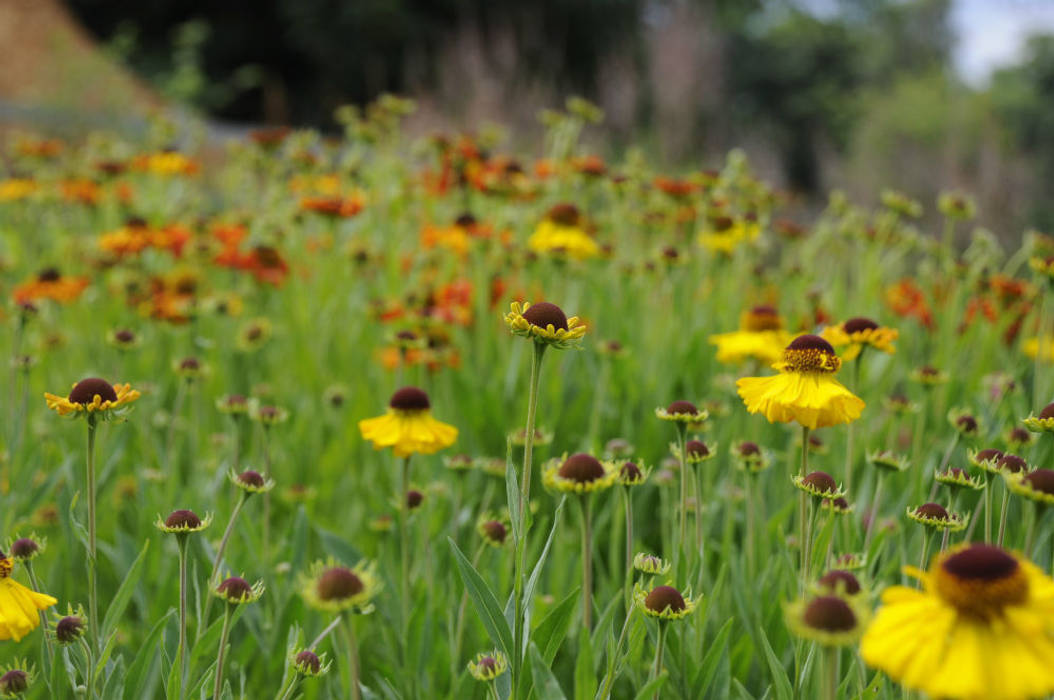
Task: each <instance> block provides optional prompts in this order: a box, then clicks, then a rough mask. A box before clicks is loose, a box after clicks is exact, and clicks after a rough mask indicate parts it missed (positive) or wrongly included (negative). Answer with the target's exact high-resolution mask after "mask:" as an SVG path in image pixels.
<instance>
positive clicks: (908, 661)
mask: <svg viewBox="0 0 1054 700" xmlns="http://www.w3.org/2000/svg"><path fill="white" fill-rule="evenodd" d="M905 571H906V573H908V574H909V575H911V576H914V577H915V578H918V579H920V580H921V581H922V583H923V589H922V590H916V589H915V588H908V587H905V586H893V587H892V588H889V589H887V590H886V592H885V593H884V594H883V595H882V603H883V605H882V607H881V608H879V610H878V613H877V615H876V616H875V619H874V621H873V622H872V623H871V625H870V626H869V627H868V629H867V632H866V633H865V634H864V638H863V641H862V643H861V646H860V654H861V656H862V657H863V659H864V661H865V662H867V663H868V664H869V665H870V666H873V667H875V668H878V669H880V670H882V671H884V672H885V673H886V674H887V675H889V676H890V677H891V678H893V679H894V680H896V681H897V682H898V683H900V684H901V685H902V686H904V687H905V688H908V689H912V690H920V691H922V692H924V693H926V694H927V695H929V696H931V697H934V698H961V699H964V700H974V699H976V700H982V699H984V700H1018V699H1022V700H1023V699H1025V698H1038V697H1044V696H1046V695H1049V694H1050V693H1051V692H1054V670H1052V669H1054V581H1052V580H1051V579H1050V578H1048V577H1047V576H1045V575H1044V574H1043V573H1042V572H1041V571H1040V570H1039V568H1037V567H1036V566H1034V565H1033V564H1032V563H1031V562H1028V561H1026V560H1024V559H1021V558H1019V557H1017V556H1014V555H1012V554H1009V553H1007V552H1005V551H1003V550H1002V549H999V548H997V547H992V546H988V545H982V544H973V545H965V546H963V547H957V548H955V549H953V550H950V551H949V552H947V553H945V554H943V555H941V556H939V557H938V558H937V559H936V560H935V562H934V564H933V565H932V566H931V567H930V570H929V571H928V572H922V571H919V570H917V569H912V568H909V569H906V570H905Z"/></svg>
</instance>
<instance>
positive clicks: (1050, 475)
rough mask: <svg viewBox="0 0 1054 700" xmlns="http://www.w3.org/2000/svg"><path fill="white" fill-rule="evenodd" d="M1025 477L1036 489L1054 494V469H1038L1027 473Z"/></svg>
mask: <svg viewBox="0 0 1054 700" xmlns="http://www.w3.org/2000/svg"><path fill="white" fill-rule="evenodd" d="M1024 479H1025V481H1026V482H1028V485H1029V486H1031V487H1032V488H1033V489H1035V490H1036V491H1041V492H1042V493H1045V494H1048V495H1051V496H1054V469H1037V470H1036V471H1034V472H1031V473H1029V474H1025V477H1024Z"/></svg>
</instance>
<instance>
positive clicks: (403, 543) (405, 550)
mask: <svg viewBox="0 0 1054 700" xmlns="http://www.w3.org/2000/svg"><path fill="white" fill-rule="evenodd" d="M399 484H400V490H399V496H398V499H397V500H396V503H398V504H399V555H400V557H401V562H400V567H399V603H400V605H401V616H400V622H401V623H402V647H403V653H404V655H408V654H409V648H410V639H409V634H410V524H409V516H410V510H409V508H408V507H407V505H406V492H407V491H408V490H409V489H410V457H409V456H406V457H403V464H402V471H401V478H400V481H399Z"/></svg>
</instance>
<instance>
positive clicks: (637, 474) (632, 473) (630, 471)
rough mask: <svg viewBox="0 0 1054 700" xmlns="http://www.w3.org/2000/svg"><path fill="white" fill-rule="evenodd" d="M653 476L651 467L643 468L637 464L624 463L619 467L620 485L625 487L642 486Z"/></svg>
mask: <svg viewBox="0 0 1054 700" xmlns="http://www.w3.org/2000/svg"><path fill="white" fill-rule="evenodd" d="M650 474H651V469H650V468H649V467H641V466H640V465H639V464H637V463H636V462H623V463H622V464H621V465H619V467H618V479H617V481H618V483H620V484H621V485H623V486H640V485H641V484H643V483H644V482H645V481H647V480H648V476H649V475H650Z"/></svg>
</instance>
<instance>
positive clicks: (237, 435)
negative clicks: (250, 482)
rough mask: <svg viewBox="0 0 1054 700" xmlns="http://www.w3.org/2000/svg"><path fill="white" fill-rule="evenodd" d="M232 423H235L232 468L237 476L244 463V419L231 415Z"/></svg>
mask: <svg viewBox="0 0 1054 700" xmlns="http://www.w3.org/2000/svg"><path fill="white" fill-rule="evenodd" d="M231 421H232V422H233V423H234V447H233V449H234V454H233V456H232V457H231V467H232V468H233V469H234V473H235V474H237V473H238V472H240V471H241V462H242V419H241V416H239V415H238V414H231Z"/></svg>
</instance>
